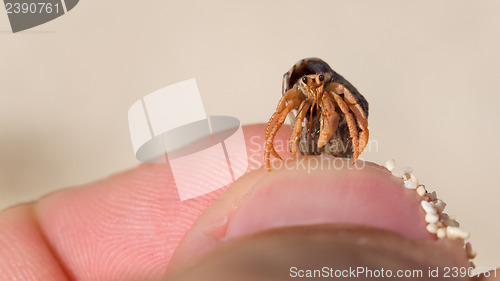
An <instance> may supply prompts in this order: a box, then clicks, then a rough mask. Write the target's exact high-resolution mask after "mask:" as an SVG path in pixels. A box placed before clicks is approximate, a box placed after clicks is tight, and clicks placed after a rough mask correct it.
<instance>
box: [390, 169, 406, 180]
mask: <svg viewBox="0 0 500 281" xmlns="http://www.w3.org/2000/svg"><path fill="white" fill-rule="evenodd" d="M391 173H392V175H393V176H395V177H397V178H402V177H403V176H404V175H405V173H404V172H403V170H401V169H400V168H394V169H392V170H391Z"/></svg>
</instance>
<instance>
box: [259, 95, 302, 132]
mask: <svg viewBox="0 0 500 281" xmlns="http://www.w3.org/2000/svg"><path fill="white" fill-rule="evenodd" d="M298 96H299V91H297V89H290V90H288V91H286V93H285V94H283V96H281V99H280V101H279V102H278V105H277V106H276V111H275V112H274V113H273V115H272V116H271V119H269V122H268V123H267V127H266V139H267V137H268V136H269V130H270V129H271V127H272V126H274V125H275V124H273V123H274V121H275V118H276V116H277V115H279V114H281V112H283V110H285V107H286V102H288V101H291V100H293V99H295V98H296V97H298Z"/></svg>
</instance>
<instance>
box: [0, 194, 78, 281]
mask: <svg viewBox="0 0 500 281" xmlns="http://www.w3.org/2000/svg"><path fill="white" fill-rule="evenodd" d="M0 280H58V281H59V280H61V281H63V280H68V279H67V275H66V273H65V272H64V269H63V268H62V267H61V266H60V263H59V261H58V260H57V257H56V256H55V255H53V253H52V251H51V249H50V248H49V245H48V244H47V241H46V239H45V237H44V235H43V234H42V232H40V229H39V228H38V223H37V221H36V218H35V216H34V214H33V208H32V205H28V204H23V205H20V206H17V207H15V208H10V209H7V210H5V211H3V212H1V213H0Z"/></svg>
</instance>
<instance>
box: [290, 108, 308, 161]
mask: <svg viewBox="0 0 500 281" xmlns="http://www.w3.org/2000/svg"><path fill="white" fill-rule="evenodd" d="M309 107H311V101H310V100H305V101H303V102H302V103H301V104H300V106H299V110H298V112H297V118H296V119H295V125H294V128H293V133H292V136H291V137H290V152H291V153H292V155H293V156H295V153H297V141H298V140H299V136H300V133H301V132H302V121H304V117H305V116H306V113H307V110H308V109H309Z"/></svg>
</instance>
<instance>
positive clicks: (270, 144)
mask: <svg viewBox="0 0 500 281" xmlns="http://www.w3.org/2000/svg"><path fill="white" fill-rule="evenodd" d="M302 101H303V98H302V97H300V96H299V97H296V98H294V99H293V100H291V101H290V103H288V104H287V105H286V107H285V109H284V110H283V111H282V112H280V113H278V115H279V119H278V121H277V122H276V124H274V125H273V126H272V128H270V131H269V134H268V135H267V138H266V148H265V150H264V162H265V166H266V169H267V171H269V172H270V171H271V163H270V157H271V153H272V154H273V155H274V156H276V157H277V158H279V159H281V157H280V156H279V155H278V153H277V152H276V150H274V146H273V140H274V136H275V135H276V133H277V132H278V130H279V129H280V128H281V125H283V123H284V122H285V120H286V117H287V115H288V113H290V111H292V110H293V109H295V108H297V107H298V106H299V105H300V104H301V103H302ZM269 122H271V120H270V121H269ZM268 127H269V124H268Z"/></svg>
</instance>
